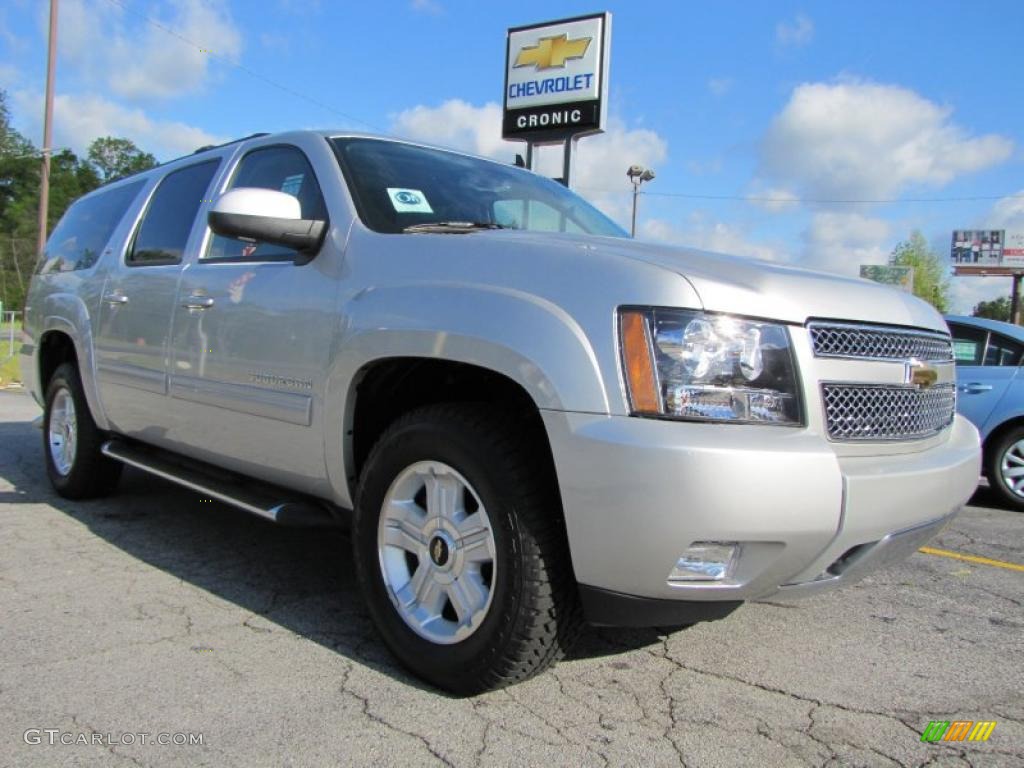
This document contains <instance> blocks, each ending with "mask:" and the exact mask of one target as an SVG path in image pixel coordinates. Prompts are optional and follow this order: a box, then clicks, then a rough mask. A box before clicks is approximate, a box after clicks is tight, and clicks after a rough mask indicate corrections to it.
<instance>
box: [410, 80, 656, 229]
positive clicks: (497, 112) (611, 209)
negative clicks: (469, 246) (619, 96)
mask: <svg viewBox="0 0 1024 768" xmlns="http://www.w3.org/2000/svg"><path fill="white" fill-rule="evenodd" d="M392 126H393V130H394V132H395V133H396V134H398V135H399V136H405V137H407V138H410V139H416V140H419V141H425V142H429V143H433V144H439V145H443V146H449V147H454V148H456V149H461V150H464V151H467V152H473V153H475V154H478V155H485V156H487V157H492V158H494V159H496V160H501V161H504V162H510V161H511V160H512V159H513V158H514V156H515V154H516V153H520V154H525V145H524V144H523V143H522V142H509V141H504V140H502V138H501V107H500V106H498V104H496V103H494V102H488V103H487V104H484V105H483V106H479V107H478V106H474V105H472V104H469V103H467V102H465V101H461V100H459V99H452V100H450V101H446V102H444V103H443V104H441V105H440V106H438V107H427V106H422V105H421V106H416V107H412V108H411V109H406V110H404V111H402V112H400V113H398V114H397V115H396V116H394V118H393V120H392ZM577 148H578V154H577V156H576V159H575V167H574V174H575V181H574V185H573V186H574V188H575V189H577V190H578V191H579V192H580V193H581V194H583V195H584V196H585V197H586V198H587V199H588V200H590V201H591V202H592V203H594V204H595V205H597V207H598V208H600V209H601V210H602V211H604V212H605V213H607V214H608V215H609V216H612V217H614V218H615V219H616V220H618V221H619V223H620V224H626V223H628V221H629V213H630V189H631V188H630V186H629V183H628V181H627V179H626V168H628V167H629V166H630V165H633V164H634V163H639V164H641V165H645V166H648V167H654V168H655V170H657V166H658V164H660V163H662V162H664V160H665V159H666V157H667V155H668V146H667V144H666V142H665V140H664V139H663V138H661V136H659V135H658V134H657V133H655V132H654V131H651V130H647V129H644V128H633V129H631V128H627V127H626V125H625V123H623V122H622V121H621V120H617V119H614V118H611V119H609V125H608V130H607V131H606V132H605V133H603V134H600V135H598V136H591V137H588V138H585V139H582V140H581V141H580V142H579V144H578V145H577ZM561 164H562V153H561V150H560V149H557V150H553V149H548V148H542V149H541V151H540V152H539V153H538V156H537V164H536V167H537V170H538V171H539V172H540V173H545V174H547V175H548V176H561V175H562V165H561Z"/></svg>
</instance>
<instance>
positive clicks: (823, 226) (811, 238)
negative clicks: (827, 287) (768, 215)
mask: <svg viewBox="0 0 1024 768" xmlns="http://www.w3.org/2000/svg"><path fill="white" fill-rule="evenodd" d="M891 237H892V233H891V228H890V225H889V223H888V222H887V221H884V220H883V219H877V218H872V217H870V216H865V215H863V214H860V213H825V212H822V213H816V214H814V216H813V217H812V218H811V223H810V226H809V227H808V228H807V230H806V231H805V232H804V234H803V238H804V251H803V254H802V255H801V258H800V265H801V266H804V267H808V268H810V269H821V270H824V271H826V272H837V273H839V274H844V275H858V274H859V273H860V265H861V264H885V263H886V262H887V261H888V258H889V253H890V251H891V250H892V241H891Z"/></svg>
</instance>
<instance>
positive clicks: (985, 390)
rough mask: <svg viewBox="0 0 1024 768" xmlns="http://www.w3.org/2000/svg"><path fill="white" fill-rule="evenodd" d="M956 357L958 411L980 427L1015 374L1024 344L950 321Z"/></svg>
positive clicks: (1000, 398) (980, 428) (982, 426)
mask: <svg viewBox="0 0 1024 768" xmlns="http://www.w3.org/2000/svg"><path fill="white" fill-rule="evenodd" d="M949 328H950V331H951V332H952V334H953V351H954V355H955V357H956V379H957V410H959V411H960V413H962V414H963V415H964V416H965V417H966V418H968V419H969V420H970V421H971V422H972V423H973V424H974V425H975V426H976V427H977V428H978V429H979V430H982V432H984V427H985V425H986V423H987V422H988V421H989V418H990V417H991V416H992V414H993V413H994V412H995V410H996V408H997V406H998V405H999V402H1000V401H1001V400H1002V399H1003V397H1005V396H1006V394H1007V392H1008V391H1009V389H1010V386H1011V384H1012V383H1013V382H1014V380H1015V379H1016V377H1017V371H1018V366H1019V365H1020V362H1021V356H1022V353H1024V347H1022V346H1021V345H1020V344H1019V343H1018V342H1016V341H1014V340H1013V339H1010V338H1007V337H1006V336H1002V335H1001V334H998V333H990V332H989V331H987V330H985V329H983V328H977V327H974V326H970V325H961V324H959V323H950V325H949Z"/></svg>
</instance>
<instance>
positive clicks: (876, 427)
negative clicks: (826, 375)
mask: <svg viewBox="0 0 1024 768" xmlns="http://www.w3.org/2000/svg"><path fill="white" fill-rule="evenodd" d="M821 394H822V400H823V401H824V403H825V424H826V427H827V429H828V435H829V437H831V438H832V439H833V440H915V439H919V438H923V437H928V436H930V435H934V434H935V433H937V432H940V431H942V430H943V429H945V428H946V427H948V426H949V425H950V424H952V423H953V415H954V413H955V410H956V394H955V390H954V388H953V385H952V384H940V385H938V386H934V387H930V388H928V389H917V388H915V387H894V386H884V385H881V386H875V385H870V384H868V385H864V384H822V385H821Z"/></svg>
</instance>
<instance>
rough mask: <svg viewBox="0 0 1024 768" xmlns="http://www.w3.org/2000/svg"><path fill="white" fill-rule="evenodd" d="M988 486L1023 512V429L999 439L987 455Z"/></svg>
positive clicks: (1016, 428)
mask: <svg viewBox="0 0 1024 768" xmlns="http://www.w3.org/2000/svg"><path fill="white" fill-rule="evenodd" d="M986 470H987V472H986V474H987V475H988V481H989V485H991V486H992V488H993V489H994V490H995V491H996V493H998V494H999V496H1000V497H1001V498H1002V499H1003V501H1005V502H1006V503H1008V504H1010V505H1011V506H1013V507H1015V508H1016V509H1018V510H1024V427H1015V428H1013V429H1011V430H1010V431H1009V432H1007V433H1006V434H1004V435H1003V436H1002V437H1000V438H999V441H998V442H997V443H996V444H995V446H994V449H993V450H992V451H991V452H990V453H989V455H988V466H987V467H986Z"/></svg>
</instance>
